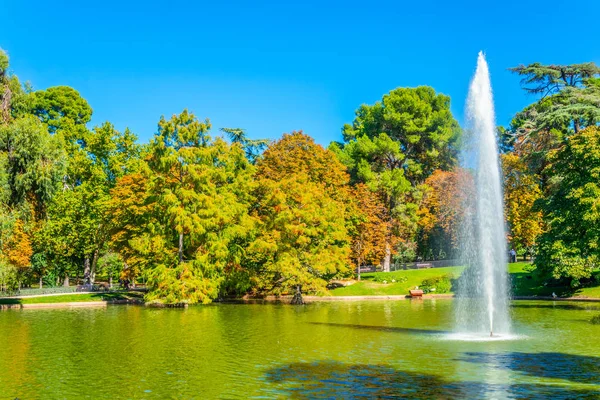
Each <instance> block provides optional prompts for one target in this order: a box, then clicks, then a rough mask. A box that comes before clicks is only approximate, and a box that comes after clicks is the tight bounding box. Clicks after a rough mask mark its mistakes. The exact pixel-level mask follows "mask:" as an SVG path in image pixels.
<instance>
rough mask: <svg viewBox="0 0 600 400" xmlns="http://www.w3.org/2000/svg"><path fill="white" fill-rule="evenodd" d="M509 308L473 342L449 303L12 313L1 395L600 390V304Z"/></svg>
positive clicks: (494, 395)
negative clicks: (497, 325) (458, 335)
mask: <svg viewBox="0 0 600 400" xmlns="http://www.w3.org/2000/svg"><path fill="white" fill-rule="evenodd" d="M511 312H512V315H513V319H514V331H515V332H516V333H517V334H518V335H519V336H518V338H517V339H515V340H507V341H500V340H498V341H492V342H477V341H460V340H453V339H452V336H451V335H449V334H448V333H447V332H449V331H451V329H452V326H453V316H452V300H421V301H417V300H413V301H408V300H407V301H370V302H358V301H354V302H330V303H313V304H309V305H306V306H299V307H295V306H289V305H281V304H216V305H211V306H199V307H190V308H188V309H151V308H145V307H136V306H109V307H108V308H106V309H104V308H87V309H81V308H80V309H54V310H27V309H24V310H7V311H3V312H0V346H1V347H0V349H1V350H0V399H5V398H6V399H14V398H17V397H18V398H20V399H37V398H48V399H62V398H66V399H81V398H91V399H120V398H123V399H171V398H185V399H188V398H190V399H191V398H197V399H210V398H226V399H230V398H397V397H405V398H422V399H462V398H473V399H479V398H481V399H486V398H490V399H506V398H515V399H536V398H540V399H546V398H556V399H573V398H584V399H587V398H600V343H599V340H600V325H593V324H591V323H590V320H591V318H592V317H593V316H595V315H598V314H600V305H597V304H594V303H567V302H531V301H515V302H514V303H513V304H512V307H511Z"/></svg>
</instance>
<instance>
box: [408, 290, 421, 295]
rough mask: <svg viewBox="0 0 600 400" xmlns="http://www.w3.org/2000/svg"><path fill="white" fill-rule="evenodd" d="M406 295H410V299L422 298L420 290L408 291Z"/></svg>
mask: <svg viewBox="0 0 600 400" xmlns="http://www.w3.org/2000/svg"><path fill="white" fill-rule="evenodd" d="M408 293H410V297H422V296H423V291H422V290H421V289H413V290H409V291H408Z"/></svg>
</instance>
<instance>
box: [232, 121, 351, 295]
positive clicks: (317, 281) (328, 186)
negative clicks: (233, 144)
mask: <svg viewBox="0 0 600 400" xmlns="http://www.w3.org/2000/svg"><path fill="white" fill-rule="evenodd" d="M348 179H349V177H348V175H347V174H346V172H345V168H344V166H343V165H342V164H341V163H340V162H339V160H337V158H336V157H335V155H334V154H332V153H331V152H329V151H327V150H325V149H324V148H322V147H321V146H319V145H317V144H315V143H314V141H313V140H312V138H310V137H309V136H307V135H305V134H303V133H301V132H292V133H291V134H286V135H283V137H282V138H281V139H280V140H278V141H276V142H275V143H273V144H272V145H271V146H269V148H267V150H266V151H265V153H264V154H263V157H262V159H261V160H259V162H258V165H257V173H256V180H257V182H256V189H255V191H254V197H255V198H256V204H257V207H256V208H255V209H254V210H252V216H253V217H255V218H256V219H257V220H258V224H259V225H258V227H257V230H256V232H257V233H256V237H255V240H253V241H252V242H251V243H250V244H249V246H248V250H247V255H246V257H245V258H244V265H246V266H247V268H249V269H250V270H251V275H250V280H251V286H252V287H253V288H254V289H255V291H256V292H258V293H263V294H283V293H291V292H292V291H295V290H297V289H298V288H299V287H302V288H303V289H304V290H305V291H313V292H319V291H324V290H325V288H326V284H327V282H328V280H329V279H331V278H332V277H333V276H336V275H338V274H345V273H347V272H349V269H348V266H349V255H350V238H349V236H348V229H349V226H348V225H349V218H348V216H349V214H350V212H351V211H350V210H349V206H348V203H349V202H348V200H349V198H348V195H349V193H348V188H347V184H348Z"/></svg>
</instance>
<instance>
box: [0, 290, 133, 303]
mask: <svg viewBox="0 0 600 400" xmlns="http://www.w3.org/2000/svg"><path fill="white" fill-rule="evenodd" d="M143 296H144V294H143V293H139V292H123V293H84V294H65V295H60V296H44V297H31V298H23V299H15V298H0V304H40V303H44V304H50V303H73V302H76V303H79V302H89V301H111V300H132V299H140V300H141V299H142V298H143Z"/></svg>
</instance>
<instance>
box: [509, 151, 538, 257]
mask: <svg viewBox="0 0 600 400" xmlns="http://www.w3.org/2000/svg"><path fill="white" fill-rule="evenodd" d="M502 171H503V173H504V205H505V206H504V207H505V215H506V220H507V222H508V228H509V240H510V241H511V243H512V245H513V247H515V248H516V249H517V250H521V251H523V250H524V251H527V252H530V251H531V250H532V247H533V246H534V245H535V242H536V239H537V237H538V236H539V235H540V234H541V233H542V213H541V211H539V210H537V209H536V208H535V207H534V204H535V202H536V201H537V200H538V199H539V198H540V197H541V196H542V192H541V190H540V187H539V183H538V181H537V179H536V177H535V176H534V175H532V174H530V173H529V172H528V169H527V165H526V164H525V162H524V161H523V159H522V158H520V157H519V156H518V155H516V154H514V153H508V154H503V155H502Z"/></svg>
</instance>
